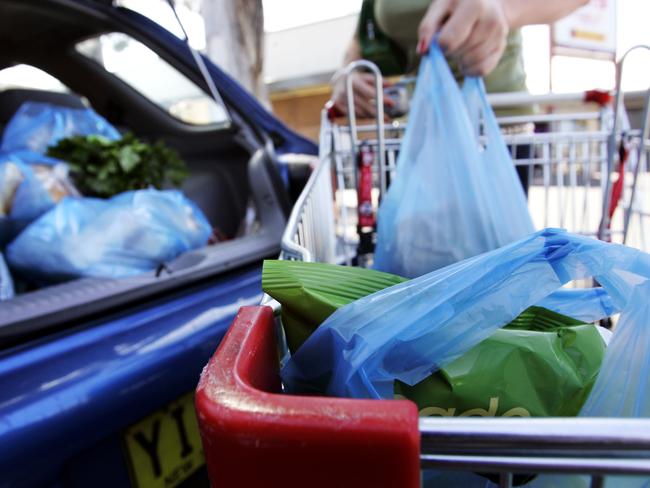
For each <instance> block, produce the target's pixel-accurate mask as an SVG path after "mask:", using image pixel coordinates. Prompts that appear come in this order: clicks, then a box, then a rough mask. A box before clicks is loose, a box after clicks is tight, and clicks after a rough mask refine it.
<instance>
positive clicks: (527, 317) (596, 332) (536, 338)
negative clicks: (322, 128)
mask: <svg viewBox="0 0 650 488" xmlns="http://www.w3.org/2000/svg"><path fill="white" fill-rule="evenodd" d="M404 281H406V280H405V279H404V278H400V277H398V276H395V275H391V274H388V273H381V272H378V271H373V270H368V269H362V268H352V267H347V266H336V265H331V264H322V263H305V262H301V261H269V260H267V261H265V262H264V270H263V273H262V288H263V289H264V291H265V292H266V293H268V294H269V295H270V296H272V297H273V298H275V299H276V300H278V301H279V302H280V303H281V304H282V325H283V328H284V332H285V335H286V338H287V344H288V346H289V350H290V351H291V352H295V351H297V350H298V349H299V347H300V346H301V345H302V344H303V343H304V341H306V340H307V338H308V337H309V336H310V335H311V334H312V333H313V332H314V331H315V330H316V329H317V328H318V326H319V325H320V324H321V323H322V322H323V321H324V320H325V319H326V318H327V317H329V316H330V315H331V314H332V313H334V312H335V311H336V310H337V309H338V308H340V307H342V306H345V305H347V304H349V303H352V302H353V301H354V300H357V299H359V298H362V297H365V296H367V295H369V294H371V293H374V292H376V291H379V290H382V289H385V288H388V287H390V286H392V285H394V284H398V283H402V282H404ZM567 291H569V292H571V293H566V292H565V291H564V290H559V291H558V292H556V294H557V296H554V297H552V300H548V301H549V302H550V301H553V302H555V303H556V304H558V305H559V304H561V305H562V306H563V307H565V308H571V304H574V305H578V304H580V303H582V298H585V299H587V303H590V305H591V307H592V308H591V313H592V315H600V316H602V315H603V313H604V312H605V310H604V308H603V307H602V305H601V304H600V303H596V302H592V301H591V297H592V296H598V298H599V299H603V298H604V297H606V296H607V295H606V294H604V293H595V292H596V291H598V289H589V290H567ZM582 308H583V309H584V308H585V307H584V306H582ZM601 333H602V334H604V335H606V334H608V333H609V331H606V330H605V329H602V328H601V327H597V326H595V325H593V324H586V323H584V322H581V321H579V320H575V319H573V318H570V317H567V316H565V315H561V314H558V313H556V312H552V311H550V310H547V309H544V308H541V307H530V308H528V309H526V310H525V311H524V312H523V313H522V314H520V315H519V316H518V317H517V318H516V319H515V320H513V321H512V322H511V323H509V324H508V325H506V326H505V327H504V328H503V329H500V330H497V331H495V332H494V333H493V334H492V335H491V336H490V337H488V338H487V339H485V340H484V341H482V342H481V343H479V344H477V345H476V346H475V347H474V348H472V349H470V350H469V351H468V352H466V353H465V354H463V355H462V356H461V357H459V358H458V359H456V360H455V361H453V362H451V363H450V364H448V365H447V366H445V367H443V368H441V369H440V370H438V371H436V372H435V373H433V374H431V375H430V376H428V377H427V378H425V379H424V380H423V381H421V382H419V383H417V384H416V385H414V386H409V385H406V384H405V383H401V382H395V388H394V390H395V395H396V396H401V397H405V398H409V399H411V400H413V401H415V402H416V404H417V405H418V408H419V410H420V412H421V415H444V416H458V415H461V416H462V415H485V416H509V417H511V416H575V415H577V414H578V412H579V410H580V407H581V406H582V404H583V403H584V401H585V398H586V395H587V394H588V392H589V390H590V389H591V387H592V386H593V382H594V380H595V378H596V375H597V374H598V370H599V368H600V365H601V362H602V360H603V355H604V352H605V341H604V340H603V338H602V337H601ZM316 393H322V392H318V391H317V392H316Z"/></svg>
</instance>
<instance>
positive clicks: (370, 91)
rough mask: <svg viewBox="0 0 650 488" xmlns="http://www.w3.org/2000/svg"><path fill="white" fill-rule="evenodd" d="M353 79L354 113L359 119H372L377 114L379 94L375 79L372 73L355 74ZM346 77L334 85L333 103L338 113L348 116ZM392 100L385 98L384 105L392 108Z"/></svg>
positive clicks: (339, 79) (341, 77) (352, 75)
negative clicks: (376, 89)
mask: <svg viewBox="0 0 650 488" xmlns="http://www.w3.org/2000/svg"><path fill="white" fill-rule="evenodd" d="M350 76H351V77H352V91H353V93H354V113H355V115H356V116H357V117H359V118H362V119H363V118H372V117H375V116H376V114H377V110H376V107H377V105H376V104H377V102H376V100H377V92H376V91H375V77H374V76H373V75H372V74H371V73H360V72H354V73H352V74H351V75H350ZM345 85H346V83H345V77H344V76H340V77H339V78H338V79H337V80H336V82H335V83H334V89H333V92H332V101H333V102H334V107H335V108H336V109H337V111H338V112H340V113H342V114H344V115H347V113H348V99H347V94H346V87H345ZM393 104H394V102H393V101H392V100H391V99H388V98H384V105H388V106H392V105H393Z"/></svg>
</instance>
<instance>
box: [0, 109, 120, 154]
mask: <svg viewBox="0 0 650 488" xmlns="http://www.w3.org/2000/svg"><path fill="white" fill-rule="evenodd" d="M92 134H95V135H101V136H104V137H106V138H108V139H112V140H115V139H119V138H120V134H119V132H118V131H117V130H116V129H115V128H114V127H113V126H112V125H111V124H109V123H108V122H107V121H106V119H104V118H103V117H101V116H100V115H98V114H97V113H95V112H94V111H93V110H91V109H89V108H86V109H78V108H69V107H61V106H58V105H51V104H48V103H41V102H25V103H23V104H22V105H21V106H20V108H19V109H18V110H17V111H16V113H15V114H14V115H13V117H12V118H11V120H10V121H9V123H8V124H7V126H6V127H5V129H4V133H3V137H2V143H0V150H2V151H5V152H10V151H25V150H27V151H33V152H36V153H39V154H45V152H46V151H47V148H48V147H50V146H52V145H54V144H56V143H57V142H58V141H59V140H60V139H63V138H65V137H71V136H87V135H92Z"/></svg>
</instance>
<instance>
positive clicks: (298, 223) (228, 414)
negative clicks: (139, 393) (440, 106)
mask: <svg viewBox="0 0 650 488" xmlns="http://www.w3.org/2000/svg"><path fill="white" fill-rule="evenodd" d="M359 67H365V68H366V69H370V70H372V71H373V72H374V73H375V74H376V78H375V81H376V86H377V88H379V87H381V78H380V75H379V74H378V71H377V70H376V68H374V67H373V66H372V65H369V64H367V63H366V62H357V63H355V64H354V65H352V66H350V67H348V68H347V69H346V74H349V73H350V72H351V71H352V70H354V69H358V68H359ZM348 86H349V84H348ZM378 94H379V95H378V100H377V106H378V107H379V117H378V122H377V123H375V124H374V125H359V124H357V123H356V120H355V118H354V114H353V111H351V116H350V118H349V124H348V125H340V124H337V123H335V121H334V120H333V119H332V117H331V112H328V111H327V110H324V111H323V113H322V132H321V138H320V162H319V165H318V166H317V167H316V168H315V170H314V172H313V173H312V175H311V177H310V179H309V181H308V182H307V184H306V186H305V189H304V190H303V192H302V194H301V195H300V197H299V199H298V201H297V202H296V205H295V206H294V208H293V211H292V214H291V217H290V220H289V223H288V226H287V228H286V231H285V234H284V236H283V241H282V255H281V257H282V258H283V259H300V260H304V261H321V262H329V263H347V264H354V265H361V266H363V265H368V264H369V263H371V262H372V232H373V224H374V221H373V218H372V217H373V215H374V212H375V211H376V209H377V206H378V204H379V201H380V199H381V196H382V195H383V194H384V193H385V191H386V190H387V188H388V186H389V185H390V181H391V179H392V178H393V177H394V171H395V164H396V161H397V153H398V151H399V144H400V141H401V136H402V135H403V132H404V127H405V125H404V124H403V123H399V122H396V123H390V124H385V123H384V122H383V115H382V114H381V107H382V101H381V90H378ZM646 100H647V97H646ZM492 102H493V105H495V106H497V107H498V106H507V105H518V104H523V103H529V104H538V105H549V104H559V103H560V102H562V103H564V102H566V103H568V104H572V105H574V106H575V105H579V106H581V107H582V108H585V110H581V111H579V112H576V111H575V108H574V107H572V111H570V112H569V111H566V112H561V111H560V112H556V113H552V114H550V113H546V114H542V115H535V116H529V117H521V116H517V117H507V118H501V119H500V123H501V124H502V125H503V126H504V127H508V129H507V130H506V134H505V139H506V143H507V144H508V145H509V147H510V149H511V151H512V154H513V160H514V162H515V164H517V165H521V166H528V168H529V171H528V172H527V174H526V178H528V179H529V180H528V184H529V202H531V204H535V205H538V206H539V208H534V207H533V208H531V213H532V214H533V216H534V218H535V219H536V222H537V223H538V225H544V226H548V225H556V226H558V225H559V226H564V227H568V228H569V229H570V230H573V231H577V232H581V233H584V234H587V235H593V236H594V237H600V238H604V239H611V240H621V241H622V240H625V238H626V232H627V229H626V224H625V222H626V221H627V225H628V226H629V219H630V218H631V217H627V215H631V214H632V211H635V212H637V213H638V212H639V210H638V209H639V207H638V201H640V200H641V199H640V198H639V193H638V188H635V187H638V181H639V178H640V176H642V175H643V172H644V171H645V166H641V164H646V163H644V159H645V158H646V156H647V154H646V153H647V147H648V144H647V128H644V127H642V128H641V129H640V130H639V131H636V132H634V131H631V130H629V129H626V131H623V130H620V129H619V124H621V119H620V117H619V115H620V114H616V112H617V110H615V109H614V107H619V104H620V98H617V102H616V104H615V105H614V106H612V104H611V101H610V100H609V97H608V96H606V94H599V93H591V94H589V96H588V97H587V98H586V99H583V98H577V97H575V96H566V97H557V96H555V97H530V96H524V95H502V96H496V97H493V98H492ZM588 104H595V109H594V108H589V109H587V108H588V107H587V105H588ZM647 112H648V111H647V105H646V110H645V112H644V113H645V119H647ZM531 124H533V125H537V126H538V129H539V128H540V127H542V128H543V130H544V131H543V132H534V131H533V130H531ZM522 128H523V130H522ZM621 141H623V143H622V142H621ZM519 147H526V151H519V150H518V148H519ZM615 147H625V148H626V150H627V151H628V152H634V151H636V152H637V156H636V160H634V159H630V157H629V156H626V157H627V159H626V162H627V168H625V167H621V164H620V162H621V161H622V160H623V158H622V157H620V156H624V155H623V153H622V151H617V150H614V149H613V148H615ZM635 148H636V149H635ZM630 161H632V162H630ZM634 161H636V162H634ZM624 164H625V163H624ZM617 172H618V174H617ZM630 175H631V176H632V177H633V178H632V179H631V181H630V182H629V183H626V181H625V180H626V179H630V178H627V177H628V176H630ZM619 179H621V181H622V183H621V185H622V187H621V189H620V194H619V195H618V196H616V195H614V197H615V198H612V193H613V188H614V185H615V184H616V182H617V181H619ZM368 182H371V185H370V186H371V188H370V189H368V188H367V186H368ZM362 185H366V187H365V188H364V187H362ZM632 188H635V189H634V190H632ZM368 190H369V191H368ZM633 192H637V193H636V196H634V195H630V193H633ZM357 199H359V200H361V203H362V204H363V207H364V208H363V209H361V210H362V211H360V209H359V207H360V205H359V204H358V201H357ZM630 202H632V203H630ZM635 205H637V206H635ZM610 207H611V209H614V210H616V208H619V207H621V208H623V210H624V212H622V213H624V216H623V218H622V223H621V221H620V220H617V219H620V217H617V216H616V215H615V212H614V211H610V210H611V209H610ZM639 215H640V214H639ZM641 217H642V216H641ZM540 220H541V221H540ZM368 236H370V238H369V237H368ZM268 304H269V305H270V306H264V305H263V306H259V307H244V308H242V309H241V310H240V312H239V314H238V315H237V317H236V319H235V321H234V323H233V325H232V327H231V329H230V331H229V332H228V334H227V335H226V337H225V338H224V340H223V342H222V344H221V346H220V347H219V349H218V351H217V352H216V353H215V355H214V357H213V358H212V360H211V361H210V363H209V364H208V365H207V366H206V368H205V370H204V372H203V374H202V377H201V381H200V383H199V387H198V389H197V396H196V408H197V413H198V419H199V426H200V431H201V436H202V440H203V445H204V449H205V455H206V463H207V466H208V471H209V474H210V478H211V480H212V483H213V485H214V486H283V487H291V486H314V487H320V486H323V487H324V486H405V487H415V486H419V485H420V483H421V474H420V473H421V469H423V468H427V469H435V470H455V471H458V470H460V471H471V472H479V473H492V474H494V475H495V476H496V478H493V479H498V484H499V486H503V487H508V486H512V484H513V477H514V476H515V475H516V474H517V473H559V474H564V475H571V474H573V475H578V474H581V475H586V476H588V477H589V480H590V483H591V486H594V487H597V486H603V485H604V483H605V480H606V478H605V476H606V475H642V476H650V419H649V420H646V419H614V418H600V419H591V418H543V419H541V418H535V419H530V418H527V419H517V418H509V419H504V418H495V419H477V418H432V417H428V418H418V412H417V409H416V407H415V405H414V404H413V403H411V402H408V401H404V400H356V399H342V398H323V397H299V396H292V395H286V394H282V393H281V384H280V380H279V376H278V367H279V358H280V357H281V356H282V354H278V350H282V344H281V341H280V343H279V342H278V337H281V334H278V333H277V332H278V327H277V318H276V317H277V311H278V308H277V304H274V303H273V302H272V301H270V302H269V303H268ZM274 312H275V313H274Z"/></svg>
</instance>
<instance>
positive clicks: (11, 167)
mask: <svg viewBox="0 0 650 488" xmlns="http://www.w3.org/2000/svg"><path fill="white" fill-rule="evenodd" d="M89 134H98V135H102V136H104V137H107V138H109V139H118V138H119V133H118V132H117V130H116V129H115V128H114V127H112V126H111V125H110V124H109V123H108V122H107V121H106V120H104V119H103V118H102V117H100V116H99V115H97V114H96V113H95V112H93V111H92V110H91V109H74V108H68V107H60V106H56V105H50V104H47V103H40V102H25V103H23V104H22V105H21V106H20V108H19V109H18V110H17V111H16V113H15V114H14V115H13V117H12V118H11V120H10V121H9V123H8V124H7V127H6V128H5V130H4V133H3V137H2V142H1V143H0V246H2V245H5V244H7V243H8V242H10V241H11V240H12V239H13V238H14V237H15V236H16V235H17V234H18V233H19V232H20V231H21V230H22V229H23V228H24V227H25V226H26V225H27V224H29V223H30V222H31V221H33V220H34V219H35V218H37V217H39V216H40V215H42V214H43V213H45V212H46V211H48V210H49V209H50V208H52V207H53V206H54V205H55V204H56V203H58V202H59V200H61V199H62V198H63V197H64V196H67V195H70V196H76V195H78V192H77V191H76V189H75V188H74V186H73V185H72V182H71V181H70V179H69V178H68V171H67V166H66V165H65V163H64V162H63V161H59V160H57V159H54V158H51V157H48V156H46V155H45V152H46V151H47V148H48V147H49V146H51V145H53V144H56V143H57V142H58V141H59V140H60V139H62V138H64V137H70V136H75V135H89Z"/></svg>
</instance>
